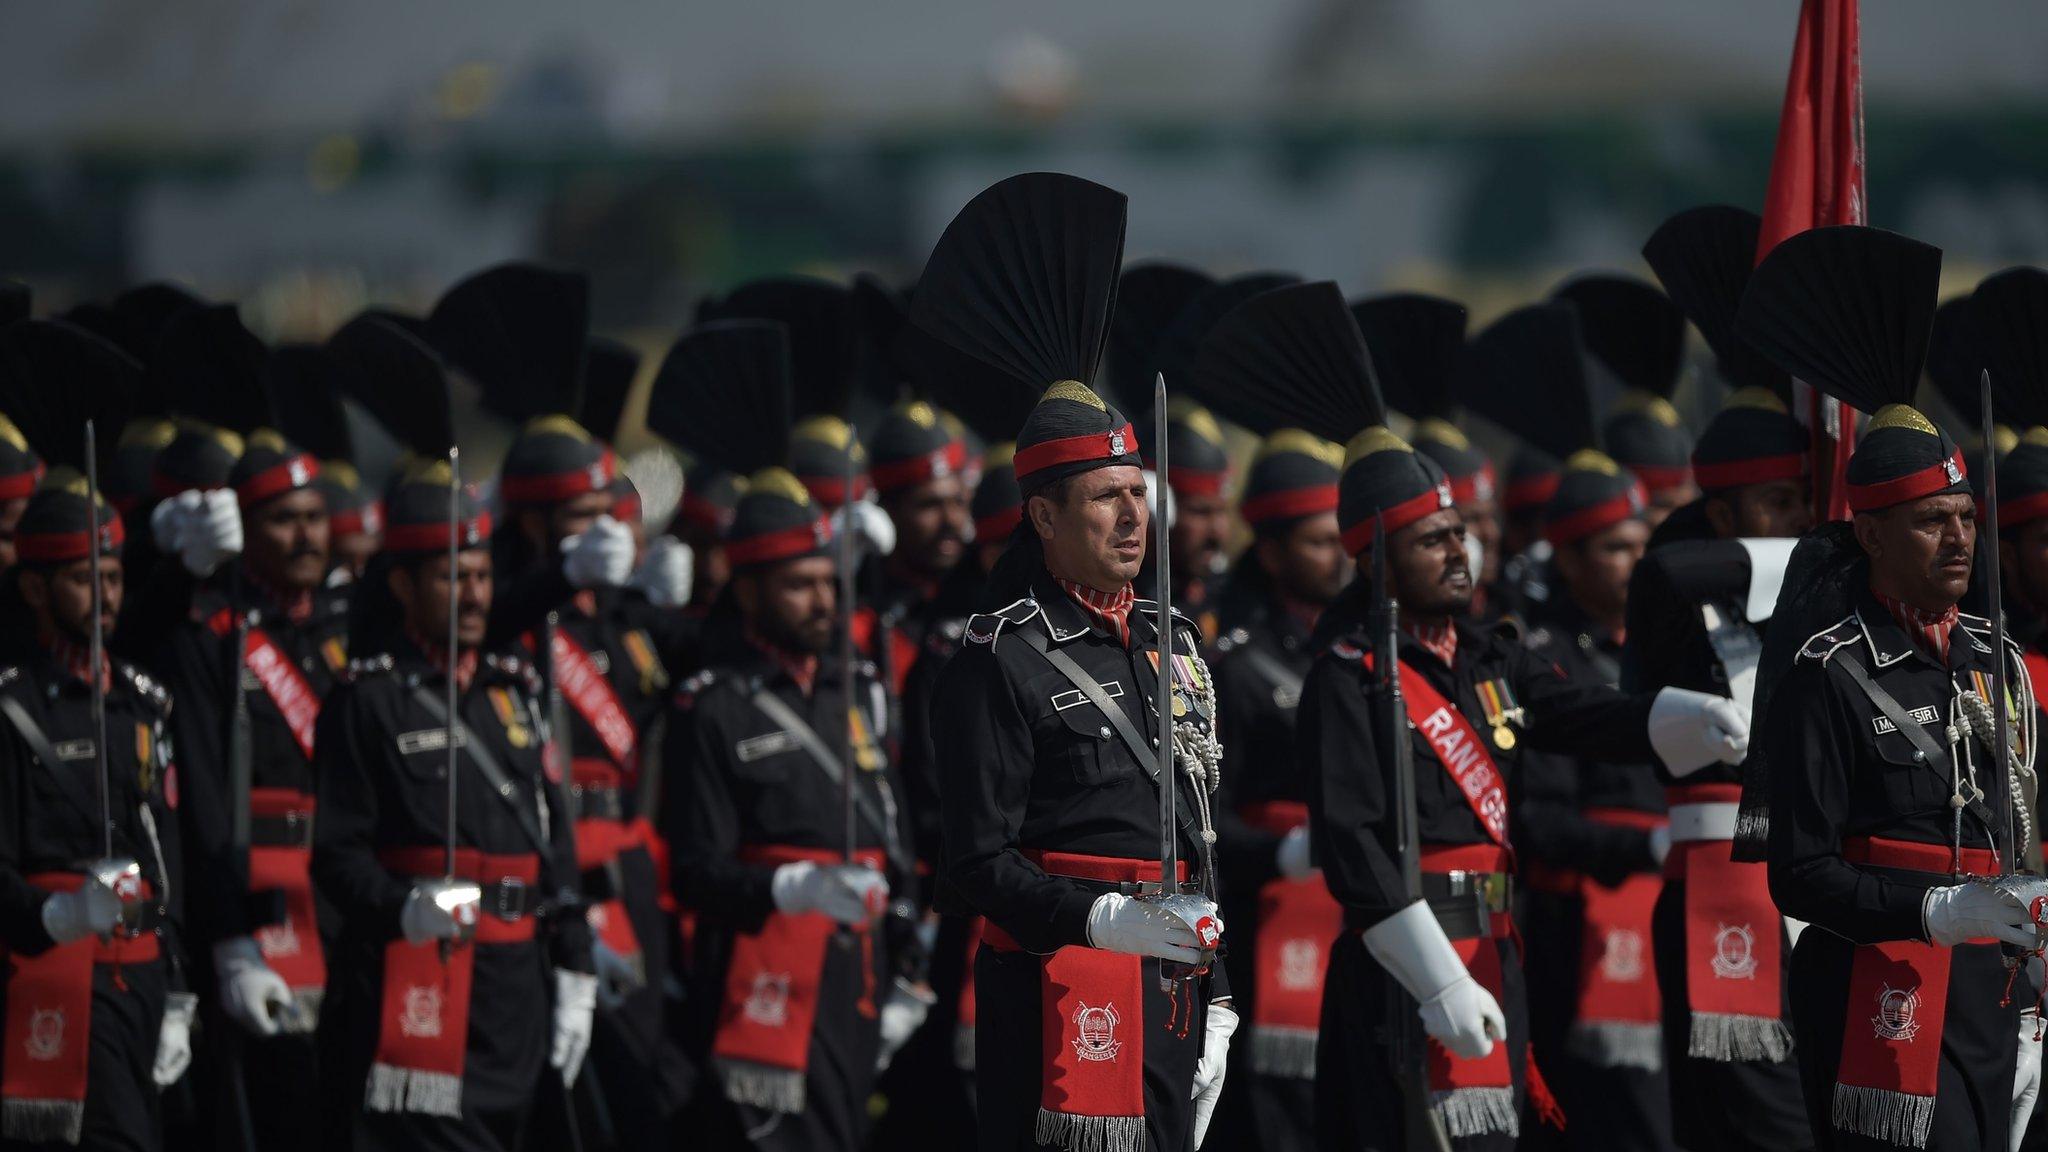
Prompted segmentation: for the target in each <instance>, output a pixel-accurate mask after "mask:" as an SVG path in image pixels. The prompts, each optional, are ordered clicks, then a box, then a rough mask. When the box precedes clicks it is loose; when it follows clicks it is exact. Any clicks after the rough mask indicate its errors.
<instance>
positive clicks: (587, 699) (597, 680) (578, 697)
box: [549, 628, 640, 773]
mask: <svg viewBox="0 0 2048 1152" xmlns="http://www.w3.org/2000/svg"><path fill="white" fill-rule="evenodd" d="M554 638H555V639H554V644H553V645H552V646H551V647H550V648H549V655H550V656H551V657H552V659H553V660H554V669H555V684H556V686H557V687H558V688H559V689H560V690H561V693H562V699H564V700H567V701H568V702H569V706H570V707H572V708H574V709H576V714H577V715H578V716H581V717H583V722H584V723H585V724H588V725H590V729H591V731H593V732H595V733H597V738H598V740H599V741H600V742H602V743H603V744H604V750H605V752H606V753H607V754H608V755H610V756H611V758H612V762H613V763H615V764H617V765H618V766H619V767H620V768H621V769H623V770H625V771H626V772H628V773H631V772H633V771H634V770H635V769H636V767H637V766H638V763H639V761H638V754H639V751H638V750H639V743H640V733H639V732H638V731H637V730H636V729H635V728H634V727H633V721H632V718H631V717H629V716H627V715H626V709H625V706H624V705H622V704H620V703H619V694H618V692H617V691H615V690H614V689H613V688H612V682H611V681H610V680H607V679H605V676H604V673H602V672H599V671H598V670H597V664H596V662H595V661H593V660H591V658H590V653H588V652H586V651H584V649H583V645H581V644H578V643H577V642H576V639H575V637H573V636H571V635H569V630H568V629H566V628H556V629H555V630H554ZM562 738H563V737H561V736H560V735H557V739H562Z"/></svg>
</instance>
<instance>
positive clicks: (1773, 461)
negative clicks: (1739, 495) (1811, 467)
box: [1692, 452, 1806, 492]
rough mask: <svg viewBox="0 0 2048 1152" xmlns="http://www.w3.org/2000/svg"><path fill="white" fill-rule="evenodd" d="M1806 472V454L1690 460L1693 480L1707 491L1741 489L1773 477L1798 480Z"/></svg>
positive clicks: (1767, 481)
mask: <svg viewBox="0 0 2048 1152" xmlns="http://www.w3.org/2000/svg"><path fill="white" fill-rule="evenodd" d="M1804 475H1806V453H1804V452H1790V453H1787V454H1785V455H1783V456H1759V457H1757V458H1755V459H1753V460H1726V461H1723V462H1721V463H1719V464H1702V463H1700V462H1699V461H1698V460H1694V461H1693V463H1692V476H1693V479H1695V480H1697V481H1699V482H1700V487H1701V488H1704V489H1706V490H1708V491H1710V492H1711V491H1714V490H1717V489H1721V488H1740V487H1741V486H1743V485H1744V484H1768V483H1770V482H1771V481H1773V480H1797V479H1799V478H1800V477H1801V476H1804Z"/></svg>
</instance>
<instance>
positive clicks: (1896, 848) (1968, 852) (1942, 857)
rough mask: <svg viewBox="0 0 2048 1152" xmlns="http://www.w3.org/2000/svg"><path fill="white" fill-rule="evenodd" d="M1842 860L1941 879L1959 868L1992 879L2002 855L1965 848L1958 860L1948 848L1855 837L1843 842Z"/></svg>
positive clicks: (1941, 845)
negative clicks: (1931, 874) (1955, 867)
mask: <svg viewBox="0 0 2048 1152" xmlns="http://www.w3.org/2000/svg"><path fill="white" fill-rule="evenodd" d="M1842 859H1844V860H1847V861H1848V862H1849V863H1851V864H1868V865H1870V866H1872V867H1875V868H1898V869H1902V870H1904V871H1907V872H1931V873H1933V874H1935V875H1938V876H1946V875H1949V869H1950V868H1951V866H1953V865H1956V864H1960V865H1961V867H1962V870H1963V871H1964V872H1965V873H1966V874H1968V875H1972V876H1989V875H1992V874H1994V873H1996V872H1997V871H1998V854H1997V853H1995V852H1993V851H1992V850H1991V849H1989V848H1965V849H1963V850H1962V854H1961V857H1960V859H1958V857H1957V854H1956V852H1955V850H1954V849H1953V848H1951V847H1950V846H1949V845H1947V844H1923V843H1921V842H1919V841H1917V840H1890V839H1886V838H1885V837H1882V836H1852V837H1850V838H1849V839H1847V840H1844V841H1842Z"/></svg>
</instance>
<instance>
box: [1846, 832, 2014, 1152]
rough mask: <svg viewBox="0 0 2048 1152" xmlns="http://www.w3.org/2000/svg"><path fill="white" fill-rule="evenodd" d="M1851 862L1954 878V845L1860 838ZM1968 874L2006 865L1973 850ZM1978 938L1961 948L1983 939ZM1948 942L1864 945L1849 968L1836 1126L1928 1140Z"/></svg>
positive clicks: (1965, 863) (1967, 854)
mask: <svg viewBox="0 0 2048 1152" xmlns="http://www.w3.org/2000/svg"><path fill="white" fill-rule="evenodd" d="M1842 859H1844V860H1846V861H1848V862H1849V863H1851V864H1866V865H1871V866H1874V867H1878V868H1896V869H1903V870H1906V871H1912V872H1925V873H1928V874H1929V875H1930V877H1931V878H1938V879H1941V880H1942V881H1943V882H1947V876H1948V871H1949V867H1950V865H1951V864H1952V863H1953V862H1954V858H1953V856H1952V854H1951V850H1950V848H1949V846H1948V845H1946V844H1920V843H1916V842H1912V841H1906V840H1885V839H1880V838H1878V837H1874V836H1873V837H1858V838H1855V839H1852V840H1845V841H1843V843H1842ZM1961 864H1962V868H1963V871H1964V872H1965V873H1967V874H1969V875H1976V876H1982V875H1991V874H1993V873H1995V872H1997V871H1998V858H1997V856H1996V855H1995V854H1994V853H1993V852H1991V851H1990V850H1989V849H1984V848H1965V849H1963V853H1962V861H1961ZM1980 943H1986V942H1980V941H1974V940H1973V941H1971V942H1970V943H1969V944H1965V945H1963V947H1972V946H1976V945H1978V944H1980ZM1949 960H1950V955H1949V949H1947V948H1943V947H1942V946H1940V945H1938V944H1929V943H1922V942H1920V941H1915V940H1894V941H1887V942H1885V943H1882V944H1865V945H1861V946H1859V947H1858V948H1857V949H1856V953H1855V959H1854V960H1853V961H1852V962H1851V966H1850V969H1849V994H1848V1002H1849V1011H1848V1023H1847V1026H1846V1027H1845V1028H1843V1030H1842V1059H1841V1063H1840V1065H1839V1067H1838V1069H1837V1070H1836V1073H1835V1103H1834V1125H1835V1127H1836V1128H1837V1129H1838V1130H1840V1131H1843V1132H1854V1133H1858V1134H1860V1135H1864V1136H1869V1137H1871V1138H1872V1139H1876V1140H1885V1141H1889V1142H1890V1143H1893V1144H1899V1145H1904V1146H1907V1147H1912V1148H1924V1147H1926V1146H1927V1135H1928V1132H1929V1130H1930V1129H1931V1127H1932V1126H1933V1123H1934V1096H1935V1091H1936V1088H1937V1086H1938V1084H1939V1082H1940V1077H1941V1035H1942V1026H1943V1024H1944V1022H1945V1021H1946V1019H1947V1015H1948V969H1949Z"/></svg>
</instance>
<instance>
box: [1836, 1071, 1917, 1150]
mask: <svg viewBox="0 0 2048 1152" xmlns="http://www.w3.org/2000/svg"><path fill="white" fill-rule="evenodd" d="M1834 1124H1835V1129H1836V1130H1837V1131H1840V1132H1852V1133H1855V1134H1856V1135H1859V1136H1868V1137H1870V1138H1871V1139H1872V1140H1883V1141H1885V1142H1886V1143H1889V1144H1896V1145H1898V1146H1900V1147H1902V1148H1925V1147H1927V1137H1928V1134H1929V1133H1930V1132H1931V1131H1932V1130H1933V1128H1934V1097H1932V1096H1914V1095H1911V1094H1909V1093H1905V1092H1892V1091H1889V1090H1887V1089H1884V1088H1861V1087H1857V1086H1856V1085H1853V1084H1843V1083H1841V1082H1840V1081H1837V1082H1836V1083H1835V1115H1834Z"/></svg>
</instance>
